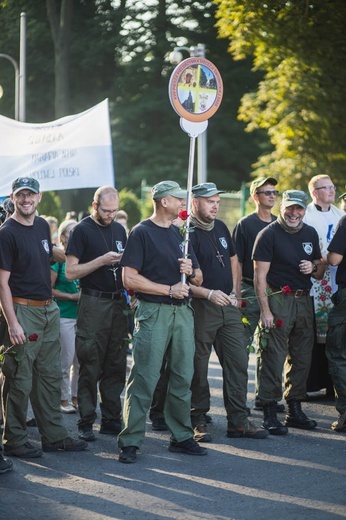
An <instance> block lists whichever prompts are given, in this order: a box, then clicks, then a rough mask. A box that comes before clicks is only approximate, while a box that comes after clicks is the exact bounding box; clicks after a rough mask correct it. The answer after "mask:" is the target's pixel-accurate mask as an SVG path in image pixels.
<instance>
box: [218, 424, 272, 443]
mask: <svg viewBox="0 0 346 520" xmlns="http://www.w3.org/2000/svg"><path fill="white" fill-rule="evenodd" d="M268 436H269V431H268V430H266V429H263V428H257V426H256V425H255V424H254V423H253V422H251V421H248V422H247V424H246V425H244V426H240V427H239V428H234V427H233V426H231V425H230V424H228V428H227V437H230V438H231V439H236V438H239V437H247V438H248V439H265V438H266V437H268Z"/></svg>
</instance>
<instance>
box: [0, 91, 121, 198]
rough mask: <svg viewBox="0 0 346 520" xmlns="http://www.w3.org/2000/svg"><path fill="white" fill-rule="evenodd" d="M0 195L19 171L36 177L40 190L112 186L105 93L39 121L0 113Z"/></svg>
mask: <svg viewBox="0 0 346 520" xmlns="http://www.w3.org/2000/svg"><path fill="white" fill-rule="evenodd" d="M0 172H1V175H0V196H7V195H9V194H10V193H11V187H12V182H13V181H14V180H15V179H16V178H17V177H34V178H35V179H37V180H38V181H39V183H40V188H41V191H50V190H55V191H58V190H69V189H78V188H93V187H99V186H105V185H107V186H114V170H113V154H112V141H111V133H110V123H109V111H108V99H105V100H104V101H102V102H101V103H99V104H98V105H96V106H94V107H92V108H90V109H89V110H86V111H85V112H82V113H80V114H76V115H73V116H67V117H63V118H62V119H58V120H56V121H52V122H50V123H43V124H30V123H21V122H19V121H14V120H12V119H8V118H7V117H3V116H0Z"/></svg>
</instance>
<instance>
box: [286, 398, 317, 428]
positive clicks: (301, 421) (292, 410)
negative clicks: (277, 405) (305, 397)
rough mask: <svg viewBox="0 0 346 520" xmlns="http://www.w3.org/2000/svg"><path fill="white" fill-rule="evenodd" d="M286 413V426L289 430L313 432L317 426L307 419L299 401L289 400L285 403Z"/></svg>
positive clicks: (314, 422)
mask: <svg viewBox="0 0 346 520" xmlns="http://www.w3.org/2000/svg"><path fill="white" fill-rule="evenodd" d="M287 408H288V413H287V415H286V421H285V424H286V426H289V427H291V428H299V429H300V430H313V429H314V428H316V426H317V422H316V421H314V420H313V419H309V418H308V417H307V416H306V415H305V413H304V412H303V410H302V408H301V404H300V401H297V400H295V399H291V400H290V401H287Z"/></svg>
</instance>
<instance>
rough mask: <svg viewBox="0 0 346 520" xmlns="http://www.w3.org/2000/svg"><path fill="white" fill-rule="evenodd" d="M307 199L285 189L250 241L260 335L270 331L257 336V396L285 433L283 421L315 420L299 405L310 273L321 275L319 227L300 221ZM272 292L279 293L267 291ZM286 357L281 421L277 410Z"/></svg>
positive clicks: (309, 342) (269, 422)
mask: <svg viewBox="0 0 346 520" xmlns="http://www.w3.org/2000/svg"><path fill="white" fill-rule="evenodd" d="M307 200H308V196H307V195H306V193H304V192H302V191H298V190H288V191H285V192H284V193H283V196H282V203H281V208H280V215H279V217H278V219H277V220H276V221H275V222H273V223H272V224H269V226H267V227H266V228H265V229H263V231H261V232H260V233H259V234H258V236H257V238H256V242H255V245H254V252H253V259H254V273H255V278H254V282H255V290H256V294H257V298H258V302H259V305H260V308H261V315H260V323H261V326H262V328H263V329H264V330H265V331H266V332H265V333H263V332H262V336H263V334H265V335H266V336H268V337H265V338H263V341H261V340H260V358H261V359H260V367H259V399H260V402H261V404H262V406H263V410H264V422H263V427H264V428H267V429H268V430H269V432H270V433H271V434H272V435H284V434H286V433H287V431H288V429H287V426H292V427H296V428H301V429H306V430H310V429H313V428H315V427H316V425H317V423H316V421H313V420H310V419H308V418H307V417H306V415H305V414H304V413H303V411H302V410H301V401H302V400H303V399H304V398H305V395H306V379H307V376H308V373H309V368H310V362H311V351H312V346H313V308H312V301H311V298H310V294H309V292H310V288H311V280H310V277H311V276H313V277H314V278H317V279H321V277H322V276H323V271H324V267H323V262H322V260H321V251H320V247H319V239H318V235H317V232H316V231H315V229H314V228H312V227H311V226H308V225H307V224H304V223H303V217H304V215H305V211H306V204H307ZM282 288H285V291H281V289H282ZM280 291H281V292H280ZM272 292H274V293H277V294H275V295H274V296H272V297H270V296H269V295H270V293H272ZM285 361H286V362H285ZM284 363H285V373H284V380H285V381H284V384H285V392H284V397H285V399H286V401H287V406H288V413H287V416H286V423H285V424H286V425H285V426H284V425H283V424H281V423H280V422H279V421H278V419H277V416H276V402H277V401H280V400H281V398H282V383H281V381H282V370H283V365H284Z"/></svg>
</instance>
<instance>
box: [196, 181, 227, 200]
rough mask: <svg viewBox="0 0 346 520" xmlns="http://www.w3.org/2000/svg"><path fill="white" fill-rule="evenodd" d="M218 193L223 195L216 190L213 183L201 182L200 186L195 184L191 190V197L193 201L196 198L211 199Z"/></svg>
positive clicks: (221, 191) (220, 191)
mask: <svg viewBox="0 0 346 520" xmlns="http://www.w3.org/2000/svg"><path fill="white" fill-rule="evenodd" d="M218 193H225V191H223V190H218V189H217V187H216V184H214V183H213V182H203V183H202V184H196V186H193V188H192V195H193V197H194V198H195V199H197V198H198V197H212V196H213V195H217V194H218Z"/></svg>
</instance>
